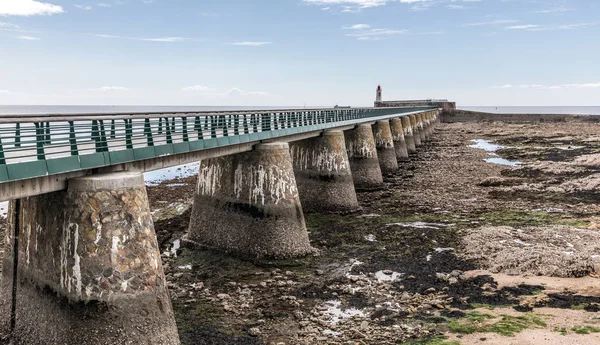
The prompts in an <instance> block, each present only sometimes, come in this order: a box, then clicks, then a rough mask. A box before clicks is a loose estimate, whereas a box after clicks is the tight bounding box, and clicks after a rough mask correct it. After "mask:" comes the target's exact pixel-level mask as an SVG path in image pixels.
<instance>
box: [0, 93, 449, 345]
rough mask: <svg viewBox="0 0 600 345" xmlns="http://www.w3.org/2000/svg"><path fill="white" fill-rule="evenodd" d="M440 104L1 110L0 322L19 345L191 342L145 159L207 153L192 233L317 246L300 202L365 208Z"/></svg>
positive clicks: (312, 206)
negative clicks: (172, 294)
mask: <svg viewBox="0 0 600 345" xmlns="http://www.w3.org/2000/svg"><path fill="white" fill-rule="evenodd" d="M440 115H441V109H439V108H438V106H437V105H436V104H433V103H431V102H429V103H427V104H419V105H410V106H402V107H393V106H389V105H380V106H378V107H375V108H335V109H334V108H329V109H281V110H260V111H257V110H250V111H222V112H185V113H184V112H173V113H115V114H72V115H63V114H44V115H9V116H4V117H2V118H0V200H2V201H6V200H10V206H9V213H8V226H7V234H6V242H5V244H6V250H5V256H4V261H3V272H2V281H1V286H0V290H1V291H2V298H1V299H0V327H1V329H2V330H3V331H4V332H5V333H10V334H11V335H12V341H13V342H14V343H15V344H79V343H82V341H84V342H85V344H167V345H170V344H179V338H178V335H177V328H176V325H175V320H174V316H173V310H172V307H171V302H170V299H169V295H168V291H167V287H166V282H165V276H164V272H163V269H162V265H161V259H160V252H159V248H158V244H157V241H156V235H155V233H154V225H153V223H152V217H151V213H150V207H149V203H148V197H147V194H146V189H145V186H144V181H143V175H142V174H143V172H146V171H152V170H157V169H162V168H167V167H171V166H177V165H181V164H185V163H190V162H198V161H200V162H201V164H200V170H199V175H198V188H197V191H196V194H195V199H194V206H193V210H192V219H191V221H190V229H189V233H188V237H187V239H186V242H187V243H188V244H189V245H190V246H192V247H195V246H197V247H199V248H209V249H213V250H218V251H224V252H228V253H231V254H232V255H238V256H245V257H251V258H261V257H267V258H275V259H278V258H290V257H298V256H303V255H307V254H310V253H312V252H314V249H313V248H312V246H311V244H310V241H309V238H308V232H307V229H306V225H305V222H304V212H349V211H354V210H356V209H358V208H359V205H358V201H357V198H356V190H370V189H378V188H382V186H383V176H384V175H385V174H388V173H392V172H393V171H394V170H396V169H397V168H398V164H401V163H402V161H404V160H406V159H407V158H408V157H409V154H413V153H415V152H416V151H417V148H418V147H419V146H421V145H422V143H423V142H424V141H425V140H427V139H428V138H429V137H430V136H431V135H432V134H433V129H434V127H435V125H436V124H437V123H438V122H439V121H440Z"/></svg>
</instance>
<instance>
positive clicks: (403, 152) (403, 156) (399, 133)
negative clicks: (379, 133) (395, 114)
mask: <svg viewBox="0 0 600 345" xmlns="http://www.w3.org/2000/svg"><path fill="white" fill-rule="evenodd" d="M390 129H391V130H392V139H393V140H394V148H395V149H396V159H397V160H398V161H406V160H408V147H407V145H406V140H405V139H404V129H403V128H402V120H401V119H399V118H396V119H391V120H390Z"/></svg>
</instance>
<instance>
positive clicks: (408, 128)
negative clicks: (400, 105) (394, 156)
mask: <svg viewBox="0 0 600 345" xmlns="http://www.w3.org/2000/svg"><path fill="white" fill-rule="evenodd" d="M400 120H402V129H403V130H404V141H406V149H407V150H408V153H409V154H410V153H415V152H417V146H416V145H415V137H414V134H413V127H412V124H411V121H410V116H402V117H401V118H400Z"/></svg>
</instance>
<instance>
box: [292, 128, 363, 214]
mask: <svg viewBox="0 0 600 345" xmlns="http://www.w3.org/2000/svg"><path fill="white" fill-rule="evenodd" d="M290 152H291V155H292V162H293V166H294V175H295V177H296V184H297V185H298V192H299V194H300V201H301V203H302V208H303V210H304V212H348V211H355V210H357V209H359V208H360V207H359V205H358V200H357V199H356V191H355V190H354V182H353V180H352V172H351V170H350V161H349V160H348V153H347V152H346V142H345V139H344V132H343V131H325V132H323V134H322V136H320V137H317V138H311V139H305V140H301V141H295V142H291V143H290Z"/></svg>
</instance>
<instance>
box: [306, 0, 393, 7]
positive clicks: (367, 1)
mask: <svg viewBox="0 0 600 345" xmlns="http://www.w3.org/2000/svg"><path fill="white" fill-rule="evenodd" d="M303 1H304V2H306V3H308V4H313V5H320V6H328V5H340V6H347V7H358V8H369V7H377V6H383V5H385V4H386V3H387V2H388V1H387V0H303ZM403 1H404V0H403Z"/></svg>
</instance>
